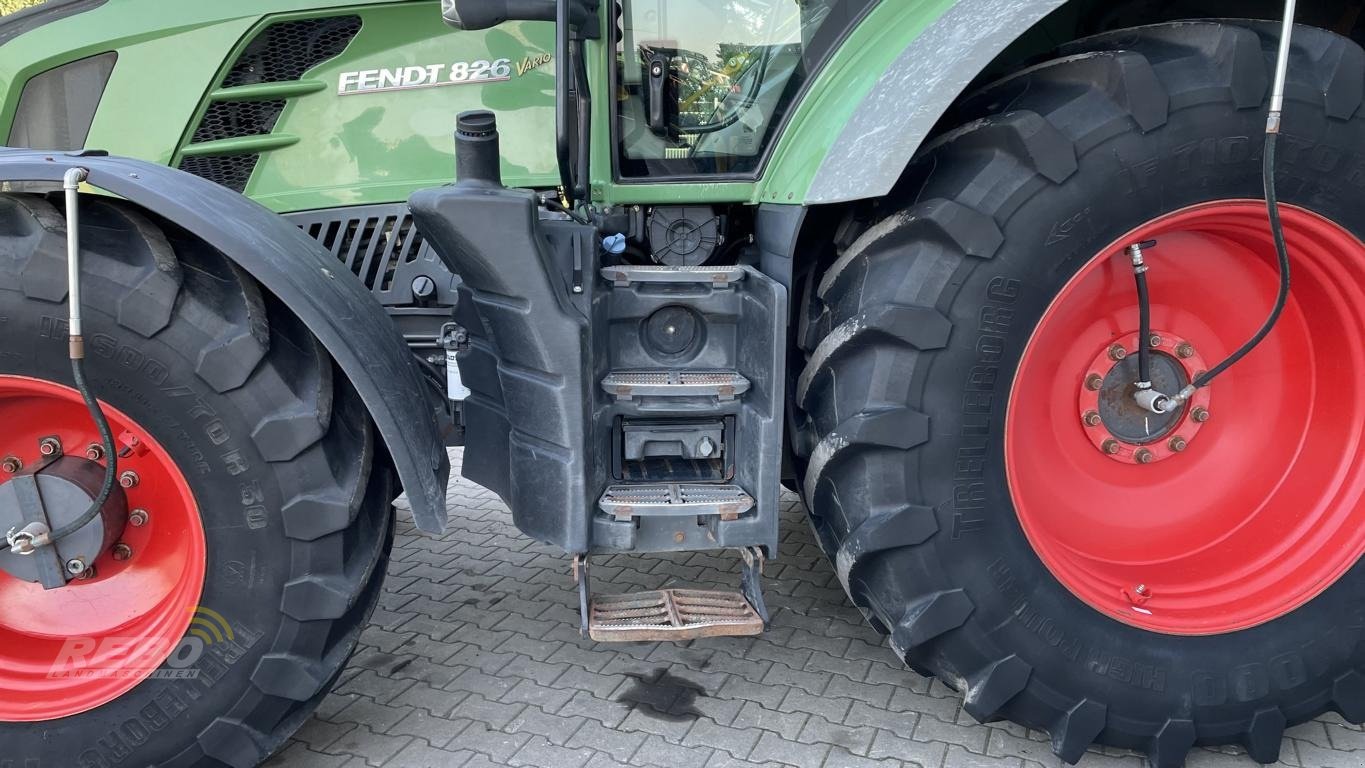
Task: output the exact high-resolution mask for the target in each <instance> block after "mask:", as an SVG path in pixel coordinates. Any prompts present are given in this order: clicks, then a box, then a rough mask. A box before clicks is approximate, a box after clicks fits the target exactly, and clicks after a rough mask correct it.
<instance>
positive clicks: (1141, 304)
mask: <svg viewBox="0 0 1365 768" xmlns="http://www.w3.org/2000/svg"><path fill="white" fill-rule="evenodd" d="M1133 278H1134V280H1136V281H1137V295H1138V381H1141V382H1146V383H1148V384H1150V383H1151V382H1152V350H1151V345H1149V344H1148V343H1147V340H1148V339H1150V338H1152V303H1151V299H1150V298H1149V297H1148V295H1147V272H1146V271H1142V272H1138V273H1136V274H1135V275H1133Z"/></svg>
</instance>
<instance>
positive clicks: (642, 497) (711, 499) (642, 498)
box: [597, 483, 754, 520]
mask: <svg viewBox="0 0 1365 768" xmlns="http://www.w3.org/2000/svg"><path fill="white" fill-rule="evenodd" d="M597 505H598V506H599V507H600V508H601V509H602V511H603V512H606V513H607V514H609V515H612V516H614V517H616V519H618V520H629V519H630V518H632V517H637V516H639V517H646V516H653V517H690V516H694V515H696V516H701V515H719V516H720V519H722V520H734V519H735V518H737V517H739V516H740V515H742V514H744V513H745V512H748V511H749V510H750V509H753V506H754V497H752V496H750V495H749V494H748V493H747V492H745V490H744V489H743V488H740V487H739V486H737V485H711V484H707V483H649V484H639V485H613V486H610V487H609V488H607V491H606V493H604V494H602V499H601V501H599V502H598V504H597Z"/></svg>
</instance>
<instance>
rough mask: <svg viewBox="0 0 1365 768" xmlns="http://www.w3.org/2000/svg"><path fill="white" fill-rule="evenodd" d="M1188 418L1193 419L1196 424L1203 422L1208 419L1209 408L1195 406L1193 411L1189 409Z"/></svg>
mask: <svg viewBox="0 0 1365 768" xmlns="http://www.w3.org/2000/svg"><path fill="white" fill-rule="evenodd" d="M1190 418H1191V419H1194V421H1195V423H1196V424H1203V423H1204V422H1206V421H1208V420H1209V409H1208V408H1205V407H1203V406H1199V407H1198V408H1195V409H1194V410H1193V411H1190Z"/></svg>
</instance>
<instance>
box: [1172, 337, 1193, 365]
mask: <svg viewBox="0 0 1365 768" xmlns="http://www.w3.org/2000/svg"><path fill="white" fill-rule="evenodd" d="M1175 356H1176V357H1178V358H1180V359H1181V360H1184V359H1186V358H1189V357H1194V345H1193V344H1191V343H1189V342H1188V341H1182V342H1180V343H1179V344H1177V345H1176V347H1175Z"/></svg>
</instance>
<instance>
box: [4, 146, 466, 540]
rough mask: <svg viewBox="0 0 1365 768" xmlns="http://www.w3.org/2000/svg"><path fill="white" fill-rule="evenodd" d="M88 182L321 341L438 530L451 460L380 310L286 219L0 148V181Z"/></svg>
mask: <svg viewBox="0 0 1365 768" xmlns="http://www.w3.org/2000/svg"><path fill="white" fill-rule="evenodd" d="M73 166H79V167H81V168H85V169H86V170H87V171H89V174H90V175H89V178H88V179H87V182H88V183H89V184H90V185H91V186H93V187H97V188H99V189H102V190H105V191H106V192H110V193H112V194H115V195H118V196H119V197H122V198H124V199H126V200H129V201H130V202H133V203H135V204H137V205H139V206H142V207H143V208H145V209H147V210H149V211H151V212H153V213H155V214H157V215H158V216H161V217H163V218H165V219H167V220H169V221H172V222H174V223H175V224H177V225H179V226H180V227H183V228H184V229H186V230H188V231H190V232H193V233H194V234H195V235H197V236H199V237H200V238H201V239H203V240H204V242H206V243H208V244H209V245H211V246H213V247H214V248H217V249H218V250H219V251H220V252H222V254H223V255H224V256H226V257H227V258H229V259H231V260H232V261H233V262H235V263H236V264H237V265H238V266H240V267H241V268H242V269H244V270H246V271H247V272H248V273H249V274H251V276H252V277H254V278H255V279H256V280H258V281H259V282H260V283H261V285H262V286H263V287H264V288H265V289H266V290H268V291H270V292H271V293H273V294H274V295H275V296H277V297H278V298H279V299H280V301H282V302H284V303H285V304H286V305H287V306H288V307H289V309H290V310H291V311H292V312H294V313H295V314H296V315H297V316H298V317H299V319H300V320H302V321H303V323H304V324H305V325H306V326H307V327H308V329H309V330H310V331H312V332H313V334H314V335H315V336H317V337H318V340H319V341H321V342H322V344H323V346H324V347H326V349H327V351H328V352H329V353H330V354H331V355H332V357H333V358H334V359H335V360H336V361H337V364H338V365H339V366H340V367H341V370H342V371H343V372H344V373H345V374H346V376H347V377H348V378H349V379H350V380H351V383H352V384H354V385H355V388H356V391H358V392H359V393H360V396H361V398H362V399H363V400H364V401H365V406H366V407H367V408H368V409H369V412H370V416H371V417H372V418H373V419H374V422H375V425H376V426H377V427H378V429H379V434H380V437H382V438H383V440H384V444H385V445H386V446H387V448H388V451H389V455H390V456H392V457H393V461H394V464H395V466H396V467H397V469H398V476H399V479H400V480H401V481H402V483H403V488H404V490H405V491H407V494H408V499H409V501H410V502H411V503H412V513H413V517H414V519H415V520H416V523H417V526H418V527H419V528H421V529H422V530H425V531H432V532H438V533H439V532H441V531H442V530H444V528H445V520H446V510H445V487H446V481H447V479H448V477H449V475H450V461H449V458H448V457H447V455H446V452H445V447H444V443H443V441H442V440H441V436H440V434H439V432H438V429H437V421H436V418H435V414H434V412H433V409H432V408H431V406H430V404H429V401H428V400H427V396H426V394H425V389H426V385H425V384H424V383H423V381H422V378H421V374H420V372H419V371H418V368H417V363H416V361H415V360H414V358H413V356H412V353H411V352H409V351H408V347H407V345H406V344H405V343H404V342H403V338H402V336H400V335H399V333H398V331H397V330H396V329H395V328H394V326H393V322H392V321H391V320H389V317H388V315H387V314H385V312H384V309H383V307H381V306H380V305H379V303H378V302H377V301H375V299H374V297H373V296H372V295H371V294H370V293H369V291H367V290H365V288H364V286H362V285H361V284H360V281H358V280H354V279H352V277H351V275H350V274H348V273H347V272H346V270H345V269H344V268H338V263H337V261H336V260H335V259H334V258H332V256H331V255H330V254H328V253H327V251H325V250H324V249H323V248H322V247H321V246H320V245H318V243H317V242H315V241H314V240H313V239H312V238H310V237H308V236H307V235H306V234H304V233H303V232H302V231H301V230H300V229H299V228H298V227H296V226H294V225H293V224H290V223H289V222H288V221H287V220H286V219H284V218H282V217H280V216H278V215H276V214H274V213H271V212H270V211H268V210H266V209H265V208H263V207H261V206H260V205H258V204H256V203H254V202H252V201H251V200H249V199H247V198H245V197H242V196H241V195H238V194H237V193H235V192H232V191H230V190H227V189H225V188H223V187H220V186H218V185H217V184H213V183H212V182H209V181H205V180H204V179H201V178H199V177H197V176H192V175H190V174H188V173H182V172H180V171H177V170H174V169H171V168H167V167H165V166H161V165H153V164H151V163H146V162H143V161H141V160H132V159H129V158H123V157H108V156H91V155H74V154H60V153H51V152H36V151H32V150H18V149H0V182H7V181H8V182H21V181H36V182H56V183H60V182H61V179H62V174H63V173H65V172H66V170H67V169H68V168H71V167H73Z"/></svg>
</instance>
